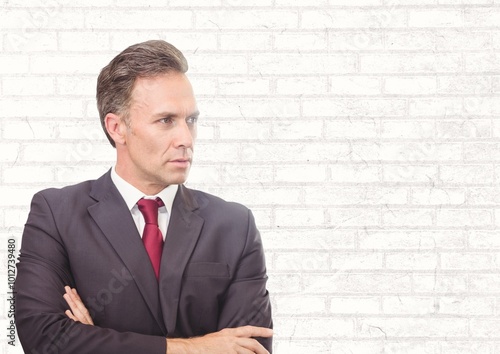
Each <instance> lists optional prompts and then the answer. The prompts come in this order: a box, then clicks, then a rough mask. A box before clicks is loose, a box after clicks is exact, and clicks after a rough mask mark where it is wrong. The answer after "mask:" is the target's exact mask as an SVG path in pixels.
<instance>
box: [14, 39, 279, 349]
mask: <svg viewBox="0 0 500 354" xmlns="http://www.w3.org/2000/svg"><path fill="white" fill-rule="evenodd" d="M187 68H188V66H187V62H186V60H185V58H184V56H183V55H182V53H181V52H180V51H178V50H177V49H176V48H175V47H173V46H172V45H170V44H168V43H166V42H164V41H148V42H145V43H140V44H137V45H134V46H131V47H129V48H127V49H126V50H124V51H123V52H122V53H120V54H119V55H118V56H116V57H115V58H114V59H113V60H112V61H111V62H110V63H109V64H108V65H107V66H106V67H105V68H104V69H103V70H102V71H101V73H100V75H99V78H98V83H97V104H98V108H99V114H100V119H101V124H102V126H103V128H104V131H105V133H106V136H107V138H108V139H109V141H110V143H111V144H112V145H113V146H114V147H115V148H116V156H117V160H116V165H115V166H114V167H113V168H112V169H111V170H110V171H109V172H108V173H106V174H105V175H103V176H101V177H100V178H99V179H97V180H92V181H86V182H83V183H80V184H77V185H74V186H69V187H65V188H62V189H49V190H45V191H42V192H39V193H37V194H36V195H35V196H34V197H33V201H32V204H31V211H30V214H29V216H28V221H27V223H26V226H25V230H24V233H23V239H22V247H21V253H20V257H19V264H18V277H17V280H16V291H17V296H16V305H17V306H16V323H17V327H18V333H19V338H20V341H21V343H22V345H23V348H24V350H25V352H26V353H92V354H99V353H106V354H109V353H134V354H136V353H168V354H176V353H203V354H210V353H258V354H263V353H268V351H269V352H271V339H272V330H271V329H270V328H271V327H272V320H271V309H270V302H269V295H268V292H267V290H266V286H265V284H266V280H267V276H266V269H265V263H264V255H263V249H262V244H261V240H260V236H259V233H258V231H257V229H256V227H255V222H254V219H253V216H252V214H251V213H250V211H249V210H248V209H246V208H245V207H243V206H241V205H238V204H235V203H228V202H225V201H223V200H221V199H219V198H217V197H214V196H211V195H209V194H205V193H202V192H199V191H195V190H190V189H188V188H186V187H185V186H184V185H183V183H184V181H185V180H186V178H187V176H188V172H189V169H190V166H191V162H192V158H193V147H194V141H195V138H196V122H197V119H198V115H199V112H198V109H197V105H196V100H195V98H194V95H193V91H192V87H191V84H190V82H189V80H188V79H187V77H186V75H185V73H186V71H187ZM64 292H66V294H64V298H63V296H62V294H63V293H64ZM68 306H69V309H68ZM87 310H88V311H87Z"/></svg>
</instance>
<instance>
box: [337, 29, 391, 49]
mask: <svg viewBox="0 0 500 354" xmlns="http://www.w3.org/2000/svg"><path fill="white" fill-rule="evenodd" d="M328 46H329V48H330V50H332V51H343V50H349V51H365V50H383V49H384V34H383V33H381V32H376V31H370V30H366V31H353V32H351V31H349V32H347V31H344V30H341V31H331V32H329V36H328Z"/></svg>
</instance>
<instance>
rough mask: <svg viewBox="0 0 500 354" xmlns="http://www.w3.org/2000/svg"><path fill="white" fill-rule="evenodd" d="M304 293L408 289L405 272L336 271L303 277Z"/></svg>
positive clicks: (376, 291) (406, 290)
mask: <svg viewBox="0 0 500 354" xmlns="http://www.w3.org/2000/svg"><path fill="white" fill-rule="evenodd" d="M304 289H305V291H304V293H305V294H325V293H327V294H361V295H366V294H386V295H387V294H388V293H392V294H404V293H408V292H409V291H410V277H409V275H406V274H399V273H391V274H382V273H352V272H337V273H330V274H321V275H319V274H312V275H309V276H308V277H307V278H304Z"/></svg>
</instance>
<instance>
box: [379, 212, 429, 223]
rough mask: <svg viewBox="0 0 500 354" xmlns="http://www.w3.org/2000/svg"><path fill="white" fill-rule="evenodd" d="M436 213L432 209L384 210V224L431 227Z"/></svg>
mask: <svg viewBox="0 0 500 354" xmlns="http://www.w3.org/2000/svg"><path fill="white" fill-rule="evenodd" d="M433 220H434V211H433V210H431V209H418V210H413V209H396V208H389V210H387V209H384V210H382V223H383V225H385V226H407V227H409V226H431V225H432V224H433Z"/></svg>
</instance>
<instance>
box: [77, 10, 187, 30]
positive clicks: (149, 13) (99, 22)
mask: <svg viewBox="0 0 500 354" xmlns="http://www.w3.org/2000/svg"><path fill="white" fill-rule="evenodd" d="M165 19H168V21H166V20H165ZM192 20H193V13H192V12H191V11H182V10H179V11H174V10H164V9H151V10H135V9H124V10H121V9H120V10H108V11H104V12H87V13H86V16H85V27H86V28H88V29H92V30H96V29H115V28H121V27H122V26H123V24H124V23H126V24H127V26H128V27H129V28H134V29H136V30H141V29H153V28H161V30H162V31H165V30H168V29H173V30H178V29H190V28H191V27H192Z"/></svg>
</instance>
